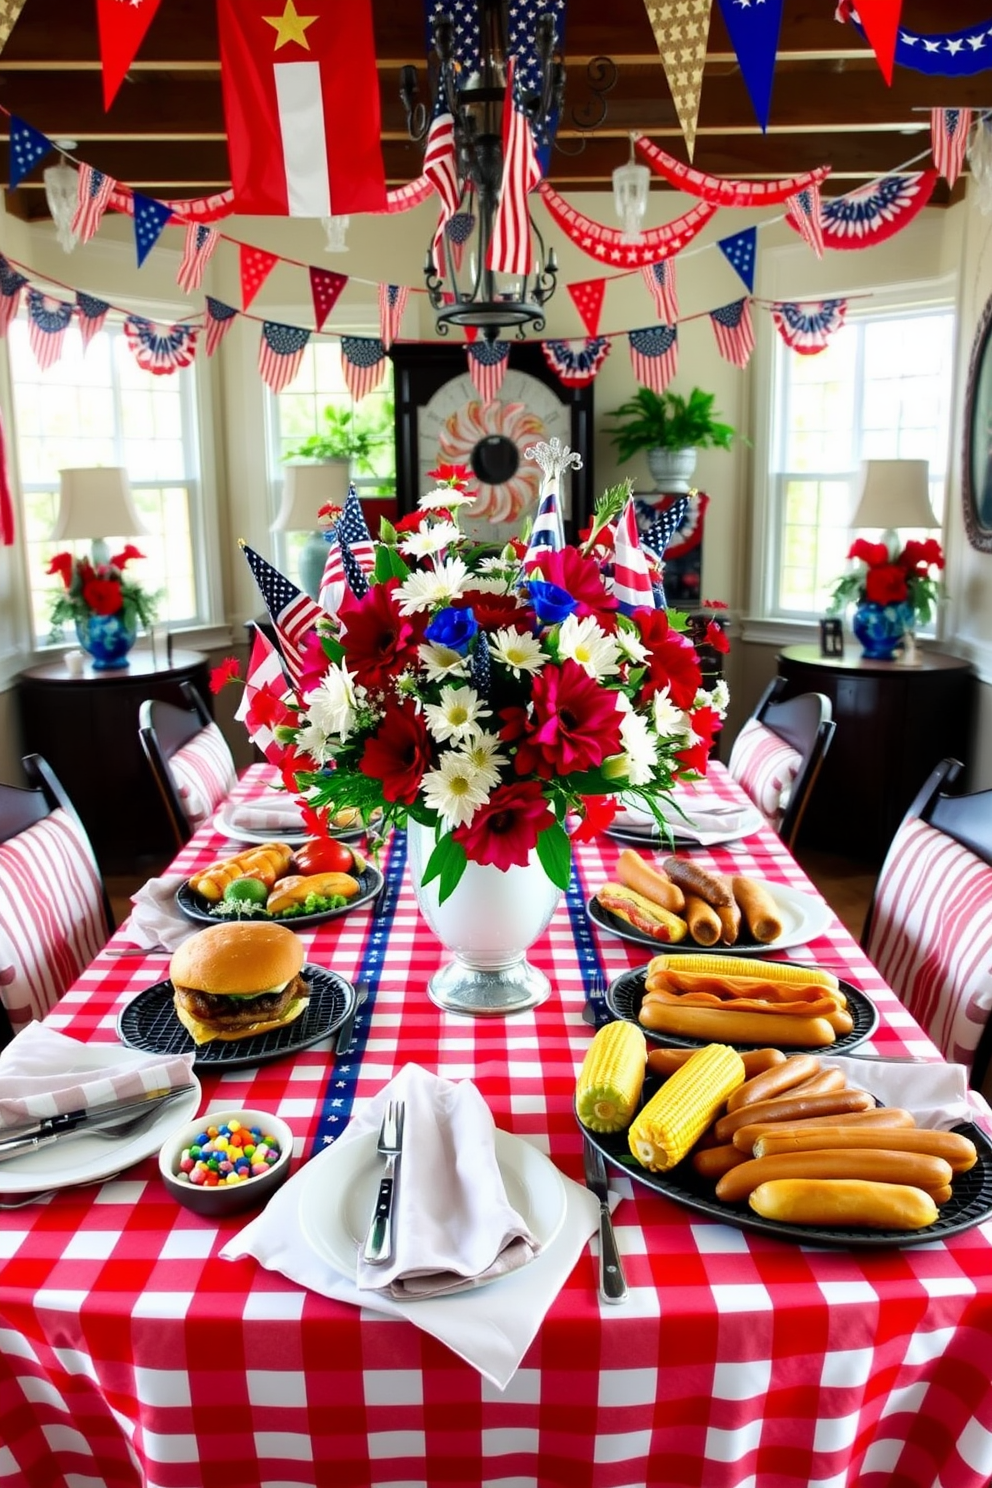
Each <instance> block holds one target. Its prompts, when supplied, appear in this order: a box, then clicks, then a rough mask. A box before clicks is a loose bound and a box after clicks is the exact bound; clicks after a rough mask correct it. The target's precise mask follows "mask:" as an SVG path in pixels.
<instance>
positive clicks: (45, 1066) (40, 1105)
mask: <svg viewBox="0 0 992 1488" xmlns="http://www.w3.org/2000/svg"><path fill="white" fill-rule="evenodd" d="M90 1048H91V1046H89V1045H83V1044H80V1043H79V1042H78V1041H77V1040H76V1039H72V1038H69V1037H67V1035H66V1034H64V1033H58V1032H57V1031H56V1030H55V1029H54V1028H49V1027H48V1026H47V1024H44V1023H29V1024H28V1025H27V1027H26V1028H22V1029H21V1031H20V1033H18V1034H17V1036H16V1037H15V1038H13V1039H12V1040H11V1041H10V1043H9V1044H8V1045H7V1047H6V1048H5V1049H4V1050H3V1052H2V1053H0V1131H2V1130H4V1129H6V1128H8V1127H12V1126H23V1125H24V1123H25V1122H27V1121H32V1120H38V1119H40V1118H42V1117H45V1116H57V1115H59V1114H60V1113H61V1112H63V1111H80V1110H83V1109H85V1108H87V1107H89V1106H91V1105H94V1106H95V1105H103V1104H105V1103H107V1102H109V1101H120V1102H121V1103H123V1102H125V1101H130V1100H139V1099H140V1098H141V1096H143V1095H144V1094H146V1092H150V1091H153V1090H162V1091H165V1090H176V1089H179V1088H181V1087H182V1086H183V1085H190V1084H192V1080H193V1073H192V1072H193V1058H194V1056H193V1055H192V1054H177V1055H174V1056H173V1057H171V1058H169V1059H163V1058H162V1057H161V1056H160V1055H152V1056H150V1057H149V1056H146V1055H140V1054H136V1055H135V1057H134V1059H133V1060H129V1061H128V1062H127V1063H123V1062H122V1063H115V1064H108V1065H96V1066H93V1067H86V1063H85V1060H84V1058H83V1057H82V1054H81V1051H82V1050H84V1049H86V1050H87V1051H88V1050H89V1049H90Z"/></svg>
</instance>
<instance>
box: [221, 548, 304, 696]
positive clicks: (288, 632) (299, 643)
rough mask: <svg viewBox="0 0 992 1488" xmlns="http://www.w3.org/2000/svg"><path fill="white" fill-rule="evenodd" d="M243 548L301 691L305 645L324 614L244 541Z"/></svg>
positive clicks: (280, 645) (281, 646) (283, 653)
mask: <svg viewBox="0 0 992 1488" xmlns="http://www.w3.org/2000/svg"><path fill="white" fill-rule="evenodd" d="M241 547H242V549H243V551H244V555H245V557H246V558H247V560H248V567H249V568H250V569H251V571H252V573H253V574H254V575H255V582H256V584H257V585H258V588H259V591H260V593H261V595H262V599H263V600H264V601H265V608H266V609H267V610H268V612H269V615H270V617H271V619H272V624H273V625H274V626H275V632H276V636H277V637H278V640H279V648H280V650H281V651H282V655H283V660H284V661H285V663H286V670H287V671H288V672H289V675H290V679H291V681H292V683H293V686H294V687H295V688H296V689H297V691H299V688H300V683H301V680H302V676H303V665H304V653H303V642H304V639H305V638H306V636H307V635H308V634H309V633H310V631H311V630H313V629H314V627H315V625H316V624H317V621H318V620H322V619H323V618H324V611H323V610H322V609H321V608H320V606H319V605H318V604H315V603H314V601H313V600H312V599H311V598H310V596H309V595H308V594H304V593H303V591H302V589H297V587H296V585H295V584H291V583H290V581H289V579H287V578H286V577H285V576H284V575H283V574H281V573H280V572H279V570H278V569H277V568H273V567H272V564H271V563H269V562H267V561H266V559H264V558H263V557H262V555H261V553H256V552H255V549H254V548H249V547H248V545H247V543H244V542H243V543H242V544H241Z"/></svg>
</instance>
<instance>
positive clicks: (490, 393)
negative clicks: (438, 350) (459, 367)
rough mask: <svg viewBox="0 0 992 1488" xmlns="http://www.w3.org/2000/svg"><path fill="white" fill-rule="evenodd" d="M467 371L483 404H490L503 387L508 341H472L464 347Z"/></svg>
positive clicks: (508, 356) (508, 348)
mask: <svg viewBox="0 0 992 1488" xmlns="http://www.w3.org/2000/svg"><path fill="white" fill-rule="evenodd" d="M465 355H466V356H467V357H468V371H469V376H470V377H471V379H472V381H473V383H474V384H475V390H476V392H477V393H478V394H479V397H480V398H481V399H482V401H483V403H492V401H493V399H494V398H497V397H498V396H499V390H500V388H501V387H502V386H503V375H504V373H505V372H506V366H507V363H508V361H509V360H510V343H509V341H474V342H473V343H472V344H471V345H470V346H466V348H465Z"/></svg>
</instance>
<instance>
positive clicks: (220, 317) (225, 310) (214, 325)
mask: <svg viewBox="0 0 992 1488" xmlns="http://www.w3.org/2000/svg"><path fill="white" fill-rule="evenodd" d="M237 313H238V312H237V310H235V308H234V306H233V305H225V304H224V302H223V300H215V299H213V297H212V296H211V295H207V296H206V315H207V356H208V357H212V356H213V354H214V352H215V351H216V350H217V348H218V346H219V345H220V343H221V342H222V341H223V339H224V337H225V336H226V335H227V333H228V331H229V330H230V329H231V327H232V325H233V324H234V317H235V316H236V315H237Z"/></svg>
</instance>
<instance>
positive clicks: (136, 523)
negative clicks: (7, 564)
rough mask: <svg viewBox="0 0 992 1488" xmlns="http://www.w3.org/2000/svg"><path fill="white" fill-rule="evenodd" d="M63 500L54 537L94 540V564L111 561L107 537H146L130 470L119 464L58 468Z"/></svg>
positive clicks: (146, 532)
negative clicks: (68, 468) (137, 507)
mask: <svg viewBox="0 0 992 1488" xmlns="http://www.w3.org/2000/svg"><path fill="white" fill-rule="evenodd" d="M59 483H60V495H61V502H60V505H59V514H58V517H57V519H56V522H55V527H54V528H53V530H52V537H53V539H58V540H60V541H61V540H63V539H66V538H69V539H73V538H79V537H88V538H91V539H92V543H93V549H92V558H93V563H94V565H96V564H100V563H108V562H109V561H110V548H109V546H108V543H107V537H108V536H109V537H147V536H149V531H148V528H147V527H146V526H145V524H144V522H143V521H142V519H141V518H140V517H139V516H138V513H137V510H136V509H135V505H134V501H133V499H132V496H131V487H130V484H129V482H128V478H127V471H126V470H124V469H123V468H122V467H121V466H119V465H95V466H87V467H84V468H82V469H73V470H60V471H59Z"/></svg>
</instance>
